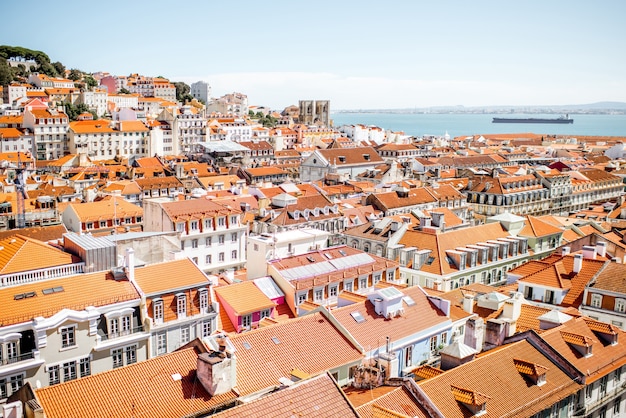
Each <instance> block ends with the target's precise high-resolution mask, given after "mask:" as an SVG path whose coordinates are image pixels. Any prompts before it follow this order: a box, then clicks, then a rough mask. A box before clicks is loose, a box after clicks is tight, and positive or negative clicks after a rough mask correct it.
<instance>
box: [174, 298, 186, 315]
mask: <svg viewBox="0 0 626 418" xmlns="http://www.w3.org/2000/svg"><path fill="white" fill-rule="evenodd" d="M176 313H177V314H178V319H182V318H186V317H187V296H186V295H185V294H184V293H178V294H177V295H176Z"/></svg>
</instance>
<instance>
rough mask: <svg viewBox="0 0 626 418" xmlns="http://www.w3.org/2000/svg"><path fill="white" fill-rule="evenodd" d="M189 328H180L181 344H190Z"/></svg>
mask: <svg viewBox="0 0 626 418" xmlns="http://www.w3.org/2000/svg"><path fill="white" fill-rule="evenodd" d="M189 334H190V332H189V327H180V343H181V344H187V343H188V342H189Z"/></svg>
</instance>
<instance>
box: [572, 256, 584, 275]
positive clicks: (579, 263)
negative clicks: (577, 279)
mask: <svg viewBox="0 0 626 418" xmlns="http://www.w3.org/2000/svg"><path fill="white" fill-rule="evenodd" d="M582 268H583V255H582V254H576V255H575V256H574V273H580V270H581V269H582Z"/></svg>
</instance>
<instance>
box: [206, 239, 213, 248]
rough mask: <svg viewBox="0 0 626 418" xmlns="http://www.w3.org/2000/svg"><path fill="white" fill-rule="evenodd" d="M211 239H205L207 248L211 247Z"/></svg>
mask: <svg viewBox="0 0 626 418" xmlns="http://www.w3.org/2000/svg"><path fill="white" fill-rule="evenodd" d="M211 238H212V237H206V239H205V244H206V246H207V247H209V246H210V245H211V241H212V239H211Z"/></svg>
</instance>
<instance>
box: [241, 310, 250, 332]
mask: <svg viewBox="0 0 626 418" xmlns="http://www.w3.org/2000/svg"><path fill="white" fill-rule="evenodd" d="M251 326H252V315H251V314H247V315H242V316H241V327H242V328H244V329H250V327H251Z"/></svg>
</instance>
